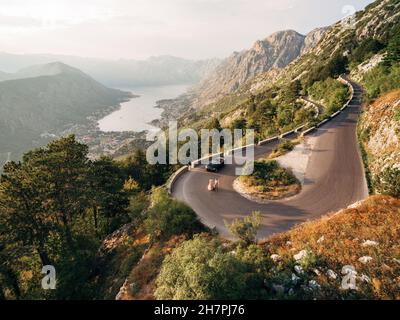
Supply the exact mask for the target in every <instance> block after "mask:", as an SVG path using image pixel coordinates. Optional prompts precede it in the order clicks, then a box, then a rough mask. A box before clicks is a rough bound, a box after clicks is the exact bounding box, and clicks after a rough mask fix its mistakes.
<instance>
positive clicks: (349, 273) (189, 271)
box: [155, 196, 400, 299]
mask: <svg viewBox="0 0 400 320" xmlns="http://www.w3.org/2000/svg"><path fill="white" fill-rule="evenodd" d="M399 217H400V201H399V200H398V199H394V198H390V197H387V196H374V197H371V198H369V199H367V200H365V201H363V202H362V203H360V204H358V205H357V206H356V207H354V208H348V209H344V210H342V211H340V212H338V213H337V214H334V215H330V216H326V217H323V218H321V219H319V220H317V221H312V222H307V223H305V224H302V225H300V226H298V227H295V228H294V229H293V230H291V231H288V232H285V233H282V234H280V235H277V236H275V237H272V238H271V239H269V240H267V241H266V242H265V243H263V244H260V245H255V244H254V243H251V241H239V242H237V243H235V244H221V243H220V242H219V240H217V239H215V238H212V237H211V238H210V237H196V238H194V239H193V240H190V241H187V242H184V243H182V244H181V245H180V246H178V248H177V249H175V250H173V251H172V253H171V255H170V256H168V257H167V258H166V259H165V260H164V262H163V264H162V268H161V272H160V275H159V276H158V278H157V289H156V293H155V294H156V297H157V298H159V299H178V298H179V299H218V298H225V299H226V298H228V299H238V298H244V299H257V298H265V299H277V298H279V299H315V298H316V299H399V298H400V290H399V281H400V246H399V243H400V239H399V235H400V219H399ZM251 219H257V215H255V216H253V218H250V220H251ZM250 220H249V222H251V221H250ZM235 223H236V224H241V227H238V228H236V230H239V236H240V235H243V237H242V239H251V237H250V238H249V237H247V235H248V234H249V228H250V230H251V229H253V227H254V224H253V223H245V224H243V223H241V222H240V221H236V222H235ZM255 225H256V224H255ZM251 233H252V232H251V231H250V234H251ZM227 270H229V272H227Z"/></svg>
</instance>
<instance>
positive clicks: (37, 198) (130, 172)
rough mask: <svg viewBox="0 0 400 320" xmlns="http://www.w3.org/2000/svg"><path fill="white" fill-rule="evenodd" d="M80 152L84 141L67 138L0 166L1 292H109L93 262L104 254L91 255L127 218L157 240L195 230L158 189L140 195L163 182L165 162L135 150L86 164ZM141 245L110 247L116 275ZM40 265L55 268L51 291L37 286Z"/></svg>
mask: <svg viewBox="0 0 400 320" xmlns="http://www.w3.org/2000/svg"><path fill="white" fill-rule="evenodd" d="M87 154H88V148H87V146H85V145H83V144H81V143H78V142H76V141H75V138H74V136H69V137H66V138H62V139H60V140H57V141H53V142H51V143H50V144H49V145H48V146H46V147H43V148H40V149H36V150H33V151H30V152H28V153H26V154H25V155H24V157H23V159H22V161H21V162H9V163H7V164H6V165H5V167H4V173H3V174H2V175H1V178H0V256H1V259H0V283H1V286H0V287H1V290H0V293H1V296H2V297H5V298H14V299H43V298H56V299H88V298H93V297H99V295H100V298H104V297H110V296H109V295H110V293H107V292H108V291H107V290H106V288H104V284H103V283H102V282H101V281H100V280H99V278H101V279H103V280H104V279H105V276H104V275H103V272H104V270H105V269H106V267H104V264H101V261H103V258H104V259H105V260H106V261H107V259H109V258H110V257H104V255H102V254H100V255H99V248H100V247H101V246H102V242H103V240H104V239H105V238H106V237H107V235H109V234H110V233H112V232H114V231H115V230H118V229H119V228H120V227H121V226H123V225H125V224H127V223H131V224H132V230H131V234H133V235H134V236H137V237H138V238H142V237H145V236H146V235H147V236H148V237H149V239H156V240H158V241H163V240H164V238H168V237H170V236H172V235H175V234H182V233H187V234H189V235H190V234H191V232H192V231H198V230H201V225H200V224H199V223H198V222H197V218H196V215H195V214H194V212H193V211H192V210H191V209H189V208H187V207H186V206H184V205H183V204H180V203H178V202H175V201H174V200H172V199H170V198H169V197H168V196H166V194H165V192H164V193H162V192H161V191H157V192H156V191H154V192H153V197H151V198H150V199H148V196H147V195H146V192H148V191H149V189H150V188H151V187H152V185H161V184H163V183H165V181H166V179H167V177H168V176H169V174H170V173H171V169H172V167H170V166H168V165H162V166H161V165H160V166H152V165H149V164H147V162H146V160H145V155H144V154H143V153H142V152H140V151H138V152H137V153H135V154H134V155H133V156H132V157H128V158H127V159H126V160H125V161H124V162H123V163H117V162H114V161H113V160H111V159H108V158H101V159H99V160H96V161H91V160H89V159H88V157H87ZM192 228H193V230H192ZM152 241H153V240H152ZM124 246H125V248H126V250H129V251H130V252H129V253H125V252H126V251H125V250H124V249H123V247H124ZM146 248H147V246H143V243H142V244H141V243H133V244H132V243H131V244H130V243H128V242H127V243H124V244H123V245H122V246H121V247H120V248H119V249H118V250H117V251H118V252H113V253H112V254H116V255H117V256H118V257H120V258H121V259H120V260H119V261H118V263H120V267H118V269H117V270H116V274H120V275H119V277H123V276H126V275H127V274H128V273H129V271H130V269H131V266H132V265H133V264H134V263H136V262H137V261H138V259H139V258H140V257H141V255H142V254H143V252H144V250H145V249H146ZM100 251H101V250H100ZM111 260H112V258H111ZM43 265H53V266H54V267H55V268H56V271H57V288H56V290H47V291H45V290H42V289H41V287H40V280H41V279H42V277H43V275H42V274H41V269H42V266H43ZM102 265H103V267H101V266H102ZM104 282H106V281H104ZM117 282H118V281H117ZM114 285H115V284H114ZM120 285H122V283H120ZM98 286H100V287H98ZM99 288H100V289H101V288H103V289H102V290H104V291H100V292H99ZM114 294H116V292H114Z"/></svg>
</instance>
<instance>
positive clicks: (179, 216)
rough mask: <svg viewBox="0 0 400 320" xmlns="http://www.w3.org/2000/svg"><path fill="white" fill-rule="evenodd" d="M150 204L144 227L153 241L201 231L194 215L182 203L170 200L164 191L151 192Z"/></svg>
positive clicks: (200, 226)
mask: <svg viewBox="0 0 400 320" xmlns="http://www.w3.org/2000/svg"><path fill="white" fill-rule="evenodd" d="M151 203H152V204H151V207H150V208H149V210H148V211H147V214H146V218H145V221H144V225H145V229H146V231H147V232H148V234H150V235H151V237H152V238H153V239H166V238H169V237H170V236H172V235H179V234H184V233H187V234H190V235H191V234H193V233H195V232H198V231H201V230H202V225H201V223H200V222H199V220H198V218H197V216H196V213H195V212H194V211H193V210H192V209H191V208H189V207H188V206H187V205H185V204H184V203H182V202H179V201H176V200H174V199H172V198H171V197H170V196H169V195H168V194H167V192H166V191H165V190H164V189H155V190H153V194H152V199H151Z"/></svg>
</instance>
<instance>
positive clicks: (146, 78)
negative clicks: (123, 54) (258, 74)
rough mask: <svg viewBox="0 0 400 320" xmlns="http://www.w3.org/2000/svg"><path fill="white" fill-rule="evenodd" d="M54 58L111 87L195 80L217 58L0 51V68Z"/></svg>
mask: <svg viewBox="0 0 400 320" xmlns="http://www.w3.org/2000/svg"><path fill="white" fill-rule="evenodd" d="M53 61H61V62H63V63H65V64H68V65H70V66H73V67H75V68H78V69H80V70H82V71H83V72H85V73H87V74H88V75H90V76H91V77H93V78H94V79H96V80H97V81H100V82H101V83H103V84H106V85H108V86H114V87H115V86H116V87H133V86H150V85H169V84H181V83H197V82H199V81H200V80H201V79H203V78H204V77H205V76H207V75H208V74H209V73H210V71H212V70H214V68H215V67H216V66H217V65H218V64H219V62H220V61H219V60H218V59H208V60H200V61H193V60H187V59H182V58H177V57H172V56H159V57H151V58H149V59H147V60H115V61H112V60H102V59H95V58H82V57H74V56H60V55H31V54H29V55H17V54H9V53H0V70H2V71H4V72H10V73H11V72H16V71H17V70H20V69H22V68H26V67H29V66H31V65H37V64H47V63H50V62H53ZM1 79H2V75H1V74H0V80H1Z"/></svg>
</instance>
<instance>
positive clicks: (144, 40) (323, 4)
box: [0, 0, 371, 59]
mask: <svg viewBox="0 0 400 320" xmlns="http://www.w3.org/2000/svg"><path fill="white" fill-rule="evenodd" d="M370 2H371V1H370V0H352V1H349V0H339V1H338V0H335V1H332V0H331V1H319V0H280V1H271V0H168V1H165V0H151V1H149V0H86V1H78V0H1V1H0V37H1V39H2V48H1V50H2V51H5V52H11V53H54V54H68V55H79V56H91V57H102V58H109V59H110V58H111V59H118V58H146V57H148V56H152V55H162V54H170V55H175V56H181V57H187V58H196V59H197V58H208V57H224V56H227V55H229V54H230V53H231V52H232V51H234V50H240V49H244V48H247V47H249V46H250V45H251V44H252V43H253V42H254V41H255V40H256V39H262V38H265V37H266V36H267V35H268V34H270V33H272V32H274V31H277V30H282V29H295V30H297V31H299V32H301V33H306V32H308V31H310V30H311V29H313V28H315V27H319V26H325V25H329V24H331V23H333V22H335V21H337V20H338V19H340V18H342V17H344V16H345V15H346V13H343V12H342V11H343V7H344V6H348V5H350V6H353V7H354V8H355V9H356V10H360V9H362V8H363V7H365V5H367V4H368V3H370Z"/></svg>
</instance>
